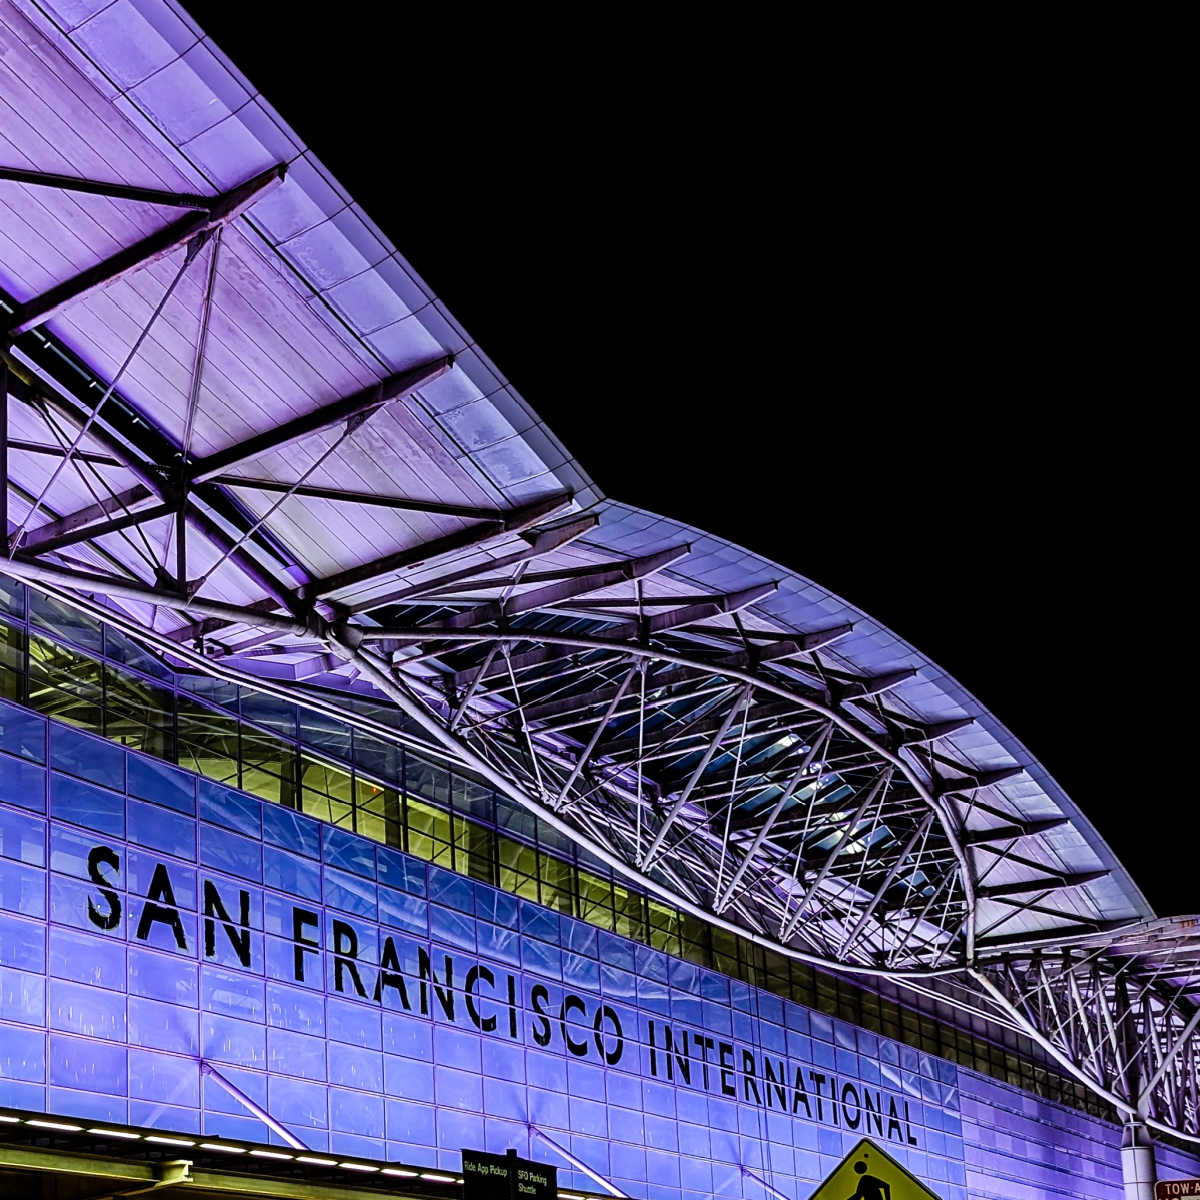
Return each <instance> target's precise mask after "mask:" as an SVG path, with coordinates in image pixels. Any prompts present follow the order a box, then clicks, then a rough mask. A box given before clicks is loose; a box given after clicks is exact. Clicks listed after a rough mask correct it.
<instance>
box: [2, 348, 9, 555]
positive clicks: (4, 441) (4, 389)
mask: <svg viewBox="0 0 1200 1200" xmlns="http://www.w3.org/2000/svg"><path fill="white" fill-rule="evenodd" d="M7 351H8V346H7V345H3V344H0V543H3V546H4V552H5V554H6V555H7V553H8V360H7V358H5V357H4V355H5V354H6V353H7Z"/></svg>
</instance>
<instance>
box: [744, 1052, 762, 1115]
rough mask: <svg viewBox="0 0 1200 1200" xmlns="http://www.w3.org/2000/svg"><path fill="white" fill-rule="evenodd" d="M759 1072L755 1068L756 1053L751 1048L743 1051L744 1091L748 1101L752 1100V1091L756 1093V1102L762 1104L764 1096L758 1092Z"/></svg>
mask: <svg viewBox="0 0 1200 1200" xmlns="http://www.w3.org/2000/svg"><path fill="white" fill-rule="evenodd" d="M757 1075H758V1073H757V1072H756V1071H755V1069H754V1055H753V1054H751V1053H750V1051H749V1050H743V1051H742V1092H743V1094H744V1095H745V1097H746V1102H747V1103H749V1101H750V1093H751V1092H753V1093H754V1103H755V1104H757V1105H759V1106H760V1107H761V1106H762V1096H760V1095H759V1094H758V1078H757Z"/></svg>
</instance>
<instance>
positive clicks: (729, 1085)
mask: <svg viewBox="0 0 1200 1200" xmlns="http://www.w3.org/2000/svg"><path fill="white" fill-rule="evenodd" d="M717 1057H718V1058H719V1059H720V1062H721V1091H722V1093H724V1094H725V1095H726V1096H736V1095H737V1088H736V1087H734V1085H733V1046H731V1045H730V1044H729V1042H718V1043H717Z"/></svg>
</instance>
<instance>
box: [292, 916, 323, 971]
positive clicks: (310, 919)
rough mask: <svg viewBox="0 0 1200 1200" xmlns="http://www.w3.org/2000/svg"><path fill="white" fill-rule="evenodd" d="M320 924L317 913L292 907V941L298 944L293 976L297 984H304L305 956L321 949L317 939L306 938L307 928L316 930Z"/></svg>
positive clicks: (295, 952)
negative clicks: (309, 926) (308, 926)
mask: <svg viewBox="0 0 1200 1200" xmlns="http://www.w3.org/2000/svg"><path fill="white" fill-rule="evenodd" d="M320 924H321V919H320V917H318V916H317V914H316V913H315V912H311V911H310V910H309V909H307V908H297V907H296V906H295V905H293V906H292V941H293V942H295V943H296V949H295V951H294V954H295V958H294V961H293V966H292V976H293V978H294V979H295V980H296V982H297V983H303V982H304V956H305V954H314V953H315V952H316V951H317V950H318V949H319V948H320V943H319V942H318V941H317V940H316V939H315V938H310V937H305V935H304V929H305V926H307V925H311V926H312V927H313V928H314V929H316V928H318V927H319V926H320Z"/></svg>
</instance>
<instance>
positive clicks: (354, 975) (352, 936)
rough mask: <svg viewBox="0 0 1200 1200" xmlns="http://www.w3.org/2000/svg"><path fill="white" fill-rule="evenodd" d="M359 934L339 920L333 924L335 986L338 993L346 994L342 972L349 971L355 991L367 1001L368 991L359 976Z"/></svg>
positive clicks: (352, 927)
mask: <svg viewBox="0 0 1200 1200" xmlns="http://www.w3.org/2000/svg"><path fill="white" fill-rule="evenodd" d="M357 960H358V934H357V933H355V932H354V926H353V925H347V924H346V922H345V921H339V920H337V919H335V920H334V922H333V986H334V989H335V990H336V991H339V992H344V991H345V990H346V989H345V987H344V986H343V984H342V972H343V971H349V972H350V978H351V980H352V981H353V983H354V990H355V991H356V992H357V993H358V994H359V995H360V996H361V997H362V998H363V999H364V1000H365V999H366V998H367V989H366V988H365V987H363V982H362V979H361V978H360V977H359V974H358V961H357Z"/></svg>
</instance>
